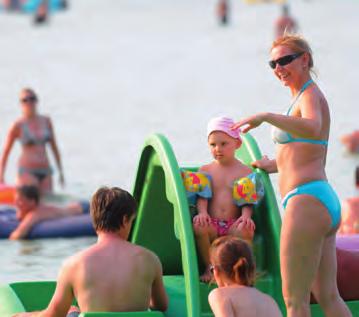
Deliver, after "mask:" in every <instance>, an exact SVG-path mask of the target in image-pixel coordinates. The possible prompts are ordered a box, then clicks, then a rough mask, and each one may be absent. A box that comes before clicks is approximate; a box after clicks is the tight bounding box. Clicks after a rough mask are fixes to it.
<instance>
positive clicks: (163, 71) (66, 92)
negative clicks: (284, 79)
mask: <svg viewBox="0 0 359 317" xmlns="http://www.w3.org/2000/svg"><path fill="white" fill-rule="evenodd" d="M215 4H216V2H215V1H214V0H211V1H208V0H197V1H193V0H181V1H178V0H177V1H174V0H157V1H145V0H122V1H118V0H101V1H98V0H76V1H71V2H70V9H69V10H68V11H65V12H59V13H56V14H55V15H53V16H52V18H51V21H50V23H49V25H48V26H41V27H34V26H32V24H31V17H30V16H27V15H16V14H6V13H4V12H0V47H1V53H0V82H1V85H0V142H1V144H3V142H4V137H5V134H6V131H7V129H8V128H9V125H10V124H11V122H12V121H13V120H14V119H15V118H16V117H17V116H19V114H20V109H19V106H18V101H17V100H18V93H19V90H20V89H21V88H22V87H24V86H30V87H33V88H34V89H35V90H36V91H37V92H38V94H39V97H40V104H39V110H40V112H41V113H44V114H49V115H50V116H51V118H52V120H53V122H54V125H55V130H56V135H57V139H58V143H59V147H60V150H61V153H62V158H63V164H64V170H65V177H66V180H67V187H66V188H65V191H66V192H68V193H72V194H75V195H80V196H85V197H90V195H91V194H92V193H93V192H94V191H95V190H96V189H97V188H98V187H99V186H101V185H111V186H112V185H116V186H121V187H124V188H126V189H128V190H132V186H133V182H134V179H135V174H136V168H137V161H138V159H139V155H140V152H141V148H142V144H143V142H144V140H145V138H146V136H148V135H149V134H151V133H155V132H160V133H162V134H164V135H165V136H166V137H167V138H168V139H169V141H170V143H171V144H172V146H173V148H174V151H175V154H176V156H177V159H178V161H179V162H180V165H184V164H201V163H204V162H206V161H209V160H210V155H209V152H208V149H207V145H206V132H205V131H206V124H207V121H208V120H209V118H211V117H213V116H216V115H221V114H227V115H229V116H232V117H233V118H236V119H239V118H240V117H242V116H246V115H249V114H252V113H253V112H257V111H272V112H282V111H284V110H285V109H286V108H287V106H288V105H289V101H290V95H289V91H287V90H286V89H284V88H283V87H282V86H281V84H280V83H279V82H278V81H277V80H276V79H275V78H274V76H273V74H272V71H271V70H270V69H269V67H268V65H267V61H268V58H269V57H268V49H269V47H270V44H271V41H272V38H273V23H274V20H275V19H276V18H277V17H278V15H279V13H280V7H279V6H277V5H271V4H261V5H248V4H246V3H245V2H244V1H232V3H231V9H232V14H231V24H230V25H229V26H228V27H220V26H219V25H218V23H217V21H216V19H215V15H214V13H215ZM290 4H291V12H292V15H293V16H294V17H295V18H296V20H297V21H298V23H299V25H300V30H301V33H303V34H304V35H305V36H306V38H307V39H308V40H309V42H310V44H311V46H312V48H313V51H314V62H315V65H316V69H317V74H318V78H317V79H316V81H317V83H318V84H319V85H320V87H321V88H322V89H323V91H324V92H325V93H326V96H327V99H328V101H329V104H330V107H331V115H332V128H331V137H330V145H329V154H328V162H327V173H328V177H329V180H330V182H331V183H332V184H333V186H334V187H335V189H336V190H337V192H338V194H339V196H340V198H341V199H345V198H346V197H349V196H351V195H353V194H355V190H354V179H353V174H354V167H355V166H356V165H359V157H358V156H354V155H349V154H347V153H346V152H345V150H344V148H343V146H342V145H341V143H340V141H339V139H340V136H341V135H342V134H344V133H348V132H351V131H352V130H354V129H358V128H359V126H358V122H359V115H358V105H357V100H356V98H357V92H358V83H359V60H358V56H359V20H358V12H359V2H358V1H356V0H325V1H324V0H316V1H315V0H311V1H310V0H307V1H304V0H302V1H299V0H297V1H294V0H293V1H290ZM269 129H270V127H269V125H263V126H261V127H260V128H258V129H257V130H255V131H254V132H253V135H254V136H255V138H256V139H257V141H258V143H259V145H260V148H261V150H262V152H263V153H265V154H268V155H269V156H271V157H273V155H274V146H273V144H272V142H271V140H270V138H269V131H270V130H269ZM18 153H19V145H16V146H15V148H14V150H13V151H12V153H11V156H10V158H9V162H8V169H7V174H6V178H7V180H8V181H9V182H10V183H11V181H12V180H14V177H15V169H16V159H17V157H18ZM56 177H57V175H55V178H56ZM273 182H274V186H275V187H276V184H275V182H276V177H273ZM57 190H58V191H61V189H60V188H57ZM94 241H95V239H94V238H83V239H51V240H39V241H23V242H13V241H0V250H1V257H0V283H4V282H12V281H22V280H45V279H55V278H56V273H57V271H58V269H59V267H60V265H61V262H62V261H63V259H64V258H65V257H67V256H69V255H70V254H73V253H74V252H76V251H78V250H79V249H82V248H84V247H86V246H87V245H89V244H91V243H93V242H94Z"/></svg>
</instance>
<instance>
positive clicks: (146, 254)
mask: <svg viewBox="0 0 359 317" xmlns="http://www.w3.org/2000/svg"><path fill="white" fill-rule="evenodd" d="M134 247H135V248H136V249H137V250H136V255H137V256H139V257H141V258H142V259H143V260H145V261H146V263H149V262H152V263H153V264H154V265H161V262H160V259H159V258H158V256H157V255H156V254H155V253H154V252H152V251H151V250H149V249H146V248H144V247H141V246H139V245H134Z"/></svg>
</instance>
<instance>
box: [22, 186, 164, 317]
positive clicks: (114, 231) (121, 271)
mask: <svg viewBox="0 0 359 317" xmlns="http://www.w3.org/2000/svg"><path fill="white" fill-rule="evenodd" d="M135 214H136V202H135V200H134V199H133V197H132V196H131V195H130V194H129V193H128V192H127V191H125V190H122V189H120V188H117V187H113V188H108V187H102V188H100V189H99V190H97V191H96V193H95V194H94V195H93V198H92V201H91V216H92V219H93V223H94V227H95V229H96V232H97V235H98V241H97V243H96V244H95V245H93V246H91V247H89V248H87V249H86V250H84V251H82V252H79V253H77V254H75V255H74V256H72V257H71V258H69V259H68V260H67V261H66V262H65V263H64V265H63V267H62V269H61V271H60V274H59V278H58V281H57V287H56V290H55V293H54V295H53V298H52V300H51V302H50V304H49V306H48V307H47V308H46V309H45V310H44V311H41V312H32V313H20V314H17V315H15V316H17V317H20V316H44V317H50V316H51V317H65V316H66V314H67V313H68V311H69V308H70V306H71V303H72V301H73V299H74V295H76V299H77V303H78V305H79V309H80V311H81V312H91V311H95V312H124V311H146V310H147V309H148V308H151V309H156V310H161V311H165V310H166V309H167V305H168V298H167V295H166V292H165V288H164V285H163V279H162V266H161V263H160V261H159V259H158V257H157V256H156V255H155V254H154V253H152V252H151V251H149V250H147V249H145V248H143V247H140V246H137V245H134V244H132V243H130V242H128V241H127V238H128V235H129V232H130V230H131V226H132V222H133V220H134V218H135ZM80 311H79V310H77V311H76V309H75V310H74V309H72V312H71V313H70V314H71V316H77V315H78V314H79V313H80Z"/></svg>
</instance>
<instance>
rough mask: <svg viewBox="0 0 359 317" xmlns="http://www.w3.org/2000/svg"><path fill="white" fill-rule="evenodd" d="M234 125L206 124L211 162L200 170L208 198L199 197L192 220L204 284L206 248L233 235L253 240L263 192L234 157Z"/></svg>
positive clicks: (225, 121)
mask: <svg viewBox="0 0 359 317" xmlns="http://www.w3.org/2000/svg"><path fill="white" fill-rule="evenodd" d="M233 124H234V122H233V120H232V119H230V118H227V117H216V118H213V119H211V120H210V121H209V123H208V127H207V137H208V145H209V148H210V151H211V154H212V156H213V158H214V160H213V161H212V162H211V163H209V164H207V165H203V166H202V167H201V168H200V169H199V173H202V176H203V175H206V176H207V177H208V179H209V183H210V185H211V194H210V195H207V197H203V196H201V195H199V196H198V199H197V211H198V214H197V215H196V216H195V217H194V218H193V229H194V234H195V238H196V242H197V247H198V251H199V254H200V256H201V258H202V260H203V262H204V264H205V267H206V268H205V272H204V273H203V274H202V275H201V280H202V281H203V282H209V281H210V280H211V272H210V269H209V247H210V244H211V242H212V241H213V240H214V239H216V238H217V237H219V236H223V235H233V236H237V237H241V238H243V239H245V240H247V241H252V239H253V236H254V230H255V224H254V222H253V220H252V213H253V204H256V203H257V202H258V201H259V199H260V196H261V195H263V192H262V190H258V189H259V188H258V183H259V182H257V179H256V175H255V174H254V173H252V170H251V169H250V168H249V167H247V166H246V165H244V164H242V163H241V162H240V161H239V160H237V159H236V157H235V152H236V150H237V149H238V148H239V147H240V146H241V144H242V140H241V137H240V135H239V130H231V127H232V126H233Z"/></svg>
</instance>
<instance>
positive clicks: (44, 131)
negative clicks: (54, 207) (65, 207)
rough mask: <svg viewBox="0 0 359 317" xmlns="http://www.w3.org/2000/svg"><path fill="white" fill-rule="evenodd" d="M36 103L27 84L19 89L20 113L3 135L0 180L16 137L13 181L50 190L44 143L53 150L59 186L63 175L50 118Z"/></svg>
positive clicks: (3, 180) (50, 172) (2, 178)
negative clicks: (18, 150)
mask: <svg viewBox="0 0 359 317" xmlns="http://www.w3.org/2000/svg"><path fill="white" fill-rule="evenodd" d="M37 103H38V97H37V95H36V93H35V92H34V90H32V89H30V88H24V89H22V90H21V92H20V105H21V110H22V115H21V117H20V118H19V119H17V120H16V121H15V122H14V123H13V124H12V126H11V127H10V129H9V131H8V133H7V136H6V140H5V144H4V148H3V151H2V153H1V157H0V183H4V182H5V169H6V164H7V160H8V157H9V154H10V151H11V149H12V147H13V145H14V142H15V141H16V140H19V141H20V143H21V154H20V158H19V161H18V173H17V180H16V183H17V185H18V186H21V185H36V186H38V187H39V189H40V192H41V193H51V192H52V189H53V186H52V168H51V166H50V162H49V158H48V156H47V152H46V145H47V144H49V145H50V148H51V150H52V152H53V154H54V157H55V160H56V163H57V167H58V170H59V174H60V179H59V181H60V184H61V186H64V184H65V179H64V174H63V169H62V164H61V156H60V152H59V150H58V146H57V142H56V138H55V133H54V129H53V126H52V122H51V120H50V118H49V117H47V116H43V115H40V114H39V113H38V111H37Z"/></svg>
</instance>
